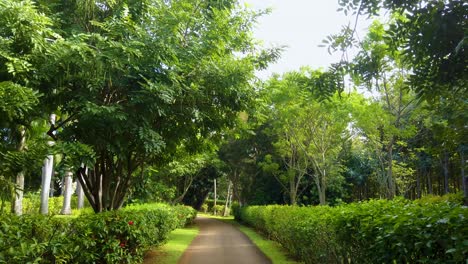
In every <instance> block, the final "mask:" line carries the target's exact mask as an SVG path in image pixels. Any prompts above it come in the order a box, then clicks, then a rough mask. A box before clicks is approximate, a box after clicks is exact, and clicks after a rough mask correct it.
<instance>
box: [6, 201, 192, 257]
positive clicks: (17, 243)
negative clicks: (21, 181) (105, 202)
mask: <svg viewBox="0 0 468 264" xmlns="http://www.w3.org/2000/svg"><path fill="white" fill-rule="evenodd" d="M195 214H196V212H195V210H193V209H191V208H187V207H184V206H177V207H169V206H167V205H162V204H146V205H135V206H128V207H126V208H124V209H122V210H119V211H115V212H105V213H101V214H83V215H80V216H78V217H74V218H69V217H52V216H50V217H48V216H42V215H24V216H19V217H18V216H7V217H1V218H0V263H18V264H19V263H141V261H142V258H143V254H144V252H145V251H146V250H148V249H149V248H150V247H151V246H158V245H161V244H162V243H163V242H164V241H165V240H166V239H167V237H168V235H169V233H170V232H171V231H172V230H173V229H175V228H178V227H183V226H185V225H186V224H188V223H191V221H192V220H193V219H194V217H195Z"/></svg>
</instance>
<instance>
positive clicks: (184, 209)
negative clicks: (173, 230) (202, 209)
mask: <svg viewBox="0 0 468 264" xmlns="http://www.w3.org/2000/svg"><path fill="white" fill-rule="evenodd" d="M173 209H174V210H175V213H176V215H177V218H178V219H179V223H178V227H184V226H187V225H190V224H192V223H193V220H194V219H195V217H197V211H196V210H195V209H193V208H192V207H190V206H186V205H176V206H174V207H173Z"/></svg>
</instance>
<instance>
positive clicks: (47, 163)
mask: <svg viewBox="0 0 468 264" xmlns="http://www.w3.org/2000/svg"><path fill="white" fill-rule="evenodd" d="M49 122H50V124H51V126H53V125H55V114H51V115H50V120H49ZM47 144H48V145H49V146H52V145H54V141H49V142H47ZM53 168H54V156H53V155H48V156H47V158H45V159H44V166H43V167H42V180H41V186H42V188H41V209H40V213H41V214H48V213H49V192H50V182H51V180H52V174H53Z"/></svg>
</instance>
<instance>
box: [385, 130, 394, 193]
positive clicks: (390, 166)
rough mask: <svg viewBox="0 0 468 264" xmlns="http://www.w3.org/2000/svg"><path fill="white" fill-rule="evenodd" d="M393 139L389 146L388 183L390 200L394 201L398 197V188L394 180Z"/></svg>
mask: <svg viewBox="0 0 468 264" xmlns="http://www.w3.org/2000/svg"><path fill="white" fill-rule="evenodd" d="M393 140H394V139H393V138H392V139H390V143H389V144H388V148H387V153H388V155H387V160H388V167H387V183H388V194H387V198H388V199H393V198H394V197H395V195H396V187H395V181H394V179H393Z"/></svg>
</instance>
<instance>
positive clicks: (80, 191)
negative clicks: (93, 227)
mask: <svg viewBox="0 0 468 264" xmlns="http://www.w3.org/2000/svg"><path fill="white" fill-rule="evenodd" d="M76 196H77V200H78V201H77V209H82V208H83V207H84V192H83V187H81V183H80V181H78V180H77V181H76Z"/></svg>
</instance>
